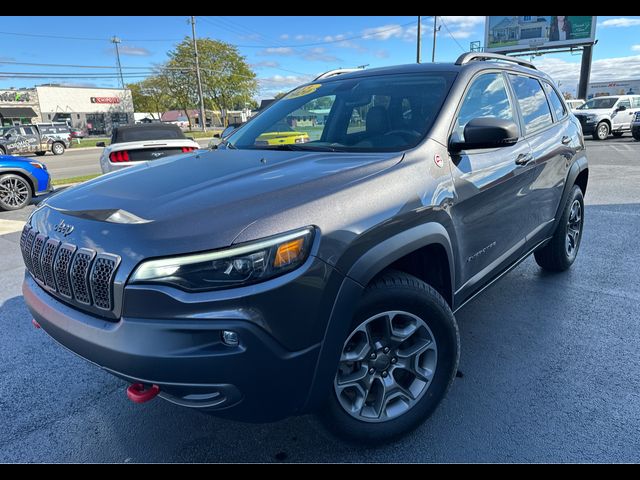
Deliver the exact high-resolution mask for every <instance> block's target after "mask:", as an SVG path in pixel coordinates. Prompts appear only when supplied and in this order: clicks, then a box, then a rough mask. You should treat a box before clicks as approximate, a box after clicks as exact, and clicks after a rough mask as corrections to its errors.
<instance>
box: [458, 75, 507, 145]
mask: <svg viewBox="0 0 640 480" xmlns="http://www.w3.org/2000/svg"><path fill="white" fill-rule="evenodd" d="M487 117H493V118H500V119H502V120H511V121H515V120H514V118H515V117H514V114H513V108H512V106H511V102H510V101H509V95H508V94H507V86H506V84H505V81H504V76H503V75H502V73H488V74H484V75H481V76H480V77H479V78H477V79H476V80H474V82H473V84H472V85H471V87H470V88H469V90H468V91H467V94H466V95H465V97H464V100H463V101H462V106H461V107H460V113H458V119H457V121H456V125H455V130H454V139H455V140H456V141H461V142H463V141H464V127H465V126H466V125H467V123H469V122H470V121H471V120H473V119H474V118H487Z"/></svg>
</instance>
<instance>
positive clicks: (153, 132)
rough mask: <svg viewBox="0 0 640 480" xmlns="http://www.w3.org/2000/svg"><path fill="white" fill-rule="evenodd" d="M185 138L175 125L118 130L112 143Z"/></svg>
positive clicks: (114, 132)
mask: <svg viewBox="0 0 640 480" xmlns="http://www.w3.org/2000/svg"><path fill="white" fill-rule="evenodd" d="M183 138H187V137H185V135H184V133H182V130H180V128H179V127H177V126H175V125H145V126H140V127H131V128H127V127H124V128H116V129H114V131H113V138H112V141H111V143H124V142H144V141H146V140H176V139H183Z"/></svg>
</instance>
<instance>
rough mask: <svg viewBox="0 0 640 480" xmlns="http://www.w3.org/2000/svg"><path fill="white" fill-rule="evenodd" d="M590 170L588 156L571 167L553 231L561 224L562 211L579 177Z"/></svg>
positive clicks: (584, 156)
mask: <svg viewBox="0 0 640 480" xmlns="http://www.w3.org/2000/svg"><path fill="white" fill-rule="evenodd" d="M588 169H589V164H588V163H587V157H586V155H583V156H581V157H579V158H578V159H577V160H576V161H575V162H573V164H572V165H571V167H569V172H568V173H567V178H566V181H565V183H564V190H563V192H562V197H561V198H560V203H559V204H558V209H557V210H556V219H555V221H554V222H553V231H555V229H556V226H557V225H558V222H560V217H561V216H562V209H563V208H564V204H565V203H567V198H568V197H569V193H571V189H572V188H573V186H574V185H575V183H576V179H577V178H578V175H580V174H581V173H582V172H584V171H585V170H588Z"/></svg>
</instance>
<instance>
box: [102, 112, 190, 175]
mask: <svg viewBox="0 0 640 480" xmlns="http://www.w3.org/2000/svg"><path fill="white" fill-rule="evenodd" d="M96 145H97V146H98V147H105V149H104V150H103V151H102V154H101V155H100V168H101V169H102V173H107V172H112V171H114V170H118V169H120V168H126V167H130V166H132V165H135V164H136V163H139V162H148V161H153V160H158V159H160V158H166V157H169V156H171V155H177V154H180V153H188V152H193V151H194V150H197V149H199V148H200V145H198V142H196V141H195V140H194V139H192V138H188V137H186V136H185V134H184V133H183V132H182V130H180V127H178V126H177V125H171V124H166V123H162V124H158V123H149V124H139V125H126V126H122V127H118V128H114V129H113V134H112V135H111V144H110V145H109V146H106V145H105V143H104V142H98V143H96Z"/></svg>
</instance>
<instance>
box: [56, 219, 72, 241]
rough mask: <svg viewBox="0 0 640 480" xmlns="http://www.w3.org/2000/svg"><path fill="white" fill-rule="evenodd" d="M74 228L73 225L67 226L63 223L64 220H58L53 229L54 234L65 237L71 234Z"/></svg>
mask: <svg viewBox="0 0 640 480" xmlns="http://www.w3.org/2000/svg"><path fill="white" fill-rule="evenodd" d="M74 228H75V227H74V226H73V225H68V224H66V223H64V220H60V223H59V224H57V225H56V226H55V227H54V228H53V229H54V230H55V231H56V232H58V233H61V234H62V235H63V236H65V237H66V236H67V235H69V234H70V233H71V232H73V229H74Z"/></svg>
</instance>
